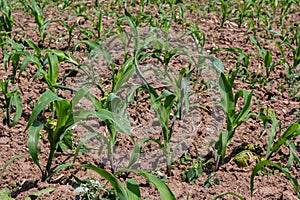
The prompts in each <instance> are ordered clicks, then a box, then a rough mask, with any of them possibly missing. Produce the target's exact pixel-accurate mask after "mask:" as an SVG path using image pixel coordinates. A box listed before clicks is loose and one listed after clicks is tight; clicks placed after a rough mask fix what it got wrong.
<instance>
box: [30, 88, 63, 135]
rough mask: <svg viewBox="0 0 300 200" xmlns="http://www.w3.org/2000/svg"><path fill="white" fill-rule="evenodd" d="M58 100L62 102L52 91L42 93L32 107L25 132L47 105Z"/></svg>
mask: <svg viewBox="0 0 300 200" xmlns="http://www.w3.org/2000/svg"><path fill="white" fill-rule="evenodd" d="M60 100H62V98H60V97H58V96H57V94H55V93H53V92H52V91H50V90H47V91H46V92H44V93H43V94H42V95H41V97H40V99H39V100H38V102H37V103H36V106H35V107H34V109H33V111H32V113H31V115H30V118H29V120H28V123H27V126H26V129H25V131H26V130H27V129H28V128H29V127H30V126H31V125H32V123H33V122H34V121H35V120H36V118H37V116H38V115H39V114H40V113H41V112H42V111H43V110H44V109H45V108H46V106H47V105H49V104H50V103H52V102H54V101H60Z"/></svg>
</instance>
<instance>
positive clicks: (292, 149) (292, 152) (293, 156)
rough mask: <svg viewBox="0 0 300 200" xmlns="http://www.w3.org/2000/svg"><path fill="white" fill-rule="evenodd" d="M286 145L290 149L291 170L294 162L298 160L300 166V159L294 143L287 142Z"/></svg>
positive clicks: (289, 161) (288, 166) (288, 164)
mask: <svg viewBox="0 0 300 200" xmlns="http://www.w3.org/2000/svg"><path fill="white" fill-rule="evenodd" d="M286 143H287V144H288V146H289V149H290V157H289V159H288V163H287V168H288V169H289V168H290V167H291V166H292V164H293V162H294V160H296V162H297V163H298V164H300V158H299V156H298V155H297V151H296V147H295V144H294V143H293V142H292V141H287V142H286Z"/></svg>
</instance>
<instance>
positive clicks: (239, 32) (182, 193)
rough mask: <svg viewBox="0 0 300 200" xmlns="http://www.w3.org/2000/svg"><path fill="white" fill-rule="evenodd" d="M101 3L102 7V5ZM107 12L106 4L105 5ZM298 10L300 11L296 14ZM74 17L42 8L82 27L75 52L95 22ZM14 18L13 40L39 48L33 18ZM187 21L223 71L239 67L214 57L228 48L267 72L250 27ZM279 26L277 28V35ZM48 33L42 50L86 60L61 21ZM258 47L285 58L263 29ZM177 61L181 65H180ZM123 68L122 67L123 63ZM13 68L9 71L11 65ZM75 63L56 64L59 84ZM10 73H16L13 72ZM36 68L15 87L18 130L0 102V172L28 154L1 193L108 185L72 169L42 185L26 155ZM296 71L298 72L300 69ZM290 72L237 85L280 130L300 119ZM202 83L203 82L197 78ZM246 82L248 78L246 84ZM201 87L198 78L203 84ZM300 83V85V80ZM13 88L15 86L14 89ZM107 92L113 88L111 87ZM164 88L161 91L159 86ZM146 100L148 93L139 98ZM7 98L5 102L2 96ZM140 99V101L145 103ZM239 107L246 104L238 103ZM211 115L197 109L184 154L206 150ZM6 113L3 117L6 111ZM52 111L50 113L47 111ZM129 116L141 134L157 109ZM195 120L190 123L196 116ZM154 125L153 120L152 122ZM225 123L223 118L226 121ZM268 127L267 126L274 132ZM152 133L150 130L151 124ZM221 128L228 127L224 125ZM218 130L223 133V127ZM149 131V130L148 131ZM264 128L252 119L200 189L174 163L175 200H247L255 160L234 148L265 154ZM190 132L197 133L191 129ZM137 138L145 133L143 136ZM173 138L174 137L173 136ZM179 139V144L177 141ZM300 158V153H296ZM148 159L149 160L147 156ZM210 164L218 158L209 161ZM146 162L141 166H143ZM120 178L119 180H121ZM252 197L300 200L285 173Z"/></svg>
mask: <svg viewBox="0 0 300 200" xmlns="http://www.w3.org/2000/svg"><path fill="white" fill-rule="evenodd" d="M103 5H104V4H103ZM86 6H87V7H92V3H87V4H86ZM107 6H108V5H107ZM149 9H150V11H151V12H153V14H155V13H156V10H151V9H154V8H152V7H151V6H150V7H149ZM298 9H299V8H298ZM137 10H138V9H132V10H131V11H132V12H133V13H135V12H138V11H137ZM71 13H73V11H71V10H64V11H62V10H61V8H60V7H59V6H58V5H56V4H53V5H51V6H49V7H48V8H45V9H44V15H45V17H46V18H47V19H54V18H59V19H62V20H64V21H66V22H67V23H68V24H75V23H78V25H77V26H76V28H75V29H74V30H75V31H74V36H73V38H72V40H71V42H70V47H71V48H72V47H74V45H75V43H76V41H79V40H81V39H86V37H85V36H84V35H83V34H81V33H79V31H78V30H79V27H81V28H83V27H84V28H85V29H86V30H88V29H93V28H92V24H91V22H90V21H88V20H86V19H84V18H83V17H80V16H75V17H73V18H71V19H67V18H68V16H70V14H71ZM12 15H13V18H14V20H15V22H16V26H15V27H14V29H13V32H12V35H13V37H15V38H16V40H18V39H20V38H22V37H26V38H28V39H30V40H32V41H33V42H35V43H36V44H38V42H39V39H40V38H39V33H38V27H37V25H36V23H35V21H34V18H33V17H32V16H31V14H30V13H28V12H24V9H23V7H22V5H18V6H16V9H14V11H13V13H12ZM116 18H117V16H116V17H115V18H113V17H106V16H104V17H103V29H104V30H108V29H109V27H110V26H111V24H112V23H114V21H116ZM186 19H187V20H191V21H193V22H194V23H195V24H197V26H198V27H199V29H200V30H203V31H204V32H205V34H206V42H205V45H204V51H205V52H206V53H207V54H208V53H209V52H212V51H213V52H214V53H213V54H212V55H213V56H215V57H217V58H219V59H221V60H222V62H223V65H224V69H225V71H226V72H228V71H230V70H232V69H235V67H236V63H237V56H235V55H234V54H232V53H228V52H224V51H223V52H222V51H216V50H218V49H224V48H240V49H242V50H243V51H244V52H245V53H247V54H249V55H250V54H251V57H250V65H249V67H248V71H249V74H250V73H251V72H253V74H259V73H262V74H265V72H264V68H263V66H262V64H263V60H262V59H260V58H258V57H257V56H256V54H257V52H258V50H257V47H256V46H254V45H253V44H252V43H251V40H250V39H249V36H250V35H251V33H247V31H248V28H249V27H248V26H247V25H245V26H243V27H241V28H238V25H237V24H236V23H235V22H234V21H226V22H225V25H224V27H220V23H221V22H220V19H219V18H218V16H217V15H216V14H214V13H209V14H208V15H201V14H199V13H195V12H194V13H192V14H190V13H189V12H186ZM299 19H300V14H299V13H294V14H291V16H290V17H289V20H287V21H286V26H289V25H291V24H292V23H297V21H298V22H299ZM276 23H277V22H276V21H274V22H273V25H274V29H276ZM174 27H175V28H174V29H175V30H176V29H181V27H180V25H178V24H177V25H176V24H174ZM46 32H47V33H48V35H47V37H46V39H45V43H44V47H43V48H51V49H59V50H64V51H66V52H68V53H69V54H71V55H72V56H73V57H75V58H76V59H79V61H80V62H81V63H84V62H85V61H86V60H87V59H88V57H87V56H86V55H85V53H84V48H85V47H84V46H80V48H78V49H77V50H76V51H75V52H72V51H70V50H68V43H67V40H68V36H67V34H66V28H65V27H64V26H62V24H61V23H59V22H57V21H53V22H51V23H50V24H49V27H48V29H47V30H46ZM256 34H257V35H258V38H259V41H260V42H261V44H262V45H263V47H264V48H266V49H269V50H270V51H271V52H272V56H273V59H274V60H276V59H281V55H280V53H278V52H279V50H278V48H277V46H276V45H274V44H273V43H268V42H266V41H267V40H266V39H265V38H262V37H260V35H261V36H263V35H265V31H264V30H263V29H258V30H257V33H256ZM1 54H2V52H1V53H0V77H1V79H4V78H6V77H7V76H11V70H7V71H5V69H4V64H3V62H4V61H3V56H2V55H1ZM287 59H289V60H290V61H291V62H292V56H291V55H289V56H288V58H287ZM178 60H179V61H180V59H178ZM178 60H177V61H176V60H175V61H173V62H174V63H172V65H171V66H172V67H173V68H174V70H178V69H180V67H181V66H182V65H183V64H182V63H178V62H179V61H178ZM118 62H120V64H119V65H122V61H118ZM10 67H11V66H10ZM72 67H73V66H72V65H71V64H65V63H61V64H60V66H59V72H60V77H59V78H60V80H61V79H62V78H63V76H64V74H66V73H68V72H70V71H71V70H72ZM10 69H11V68H10ZM36 70H37V67H36V66H34V65H33V64H29V65H28V66H27V68H26V71H25V72H23V73H22V75H21V76H20V78H19V79H18V80H17V83H16V85H17V86H19V87H20V88H21V89H22V95H21V96H22V100H23V114H22V117H21V119H20V120H19V122H18V124H17V125H15V126H14V127H9V126H8V125H7V123H6V120H5V119H4V116H5V115H4V113H5V108H4V106H3V105H2V104H1V105H0V121H1V123H0V149H1V156H0V169H2V168H3V167H4V165H5V163H6V162H8V161H9V160H10V159H11V158H12V157H13V156H16V155H24V156H26V158H20V159H16V160H15V161H14V162H12V163H11V164H10V165H9V166H8V167H7V169H6V170H5V172H4V174H3V175H2V178H1V179H0V190H1V189H3V188H5V187H7V188H9V189H10V191H11V195H12V197H13V198H16V199H23V198H25V197H26V196H28V195H30V194H33V193H34V192H36V191H38V190H41V189H44V188H48V187H53V188H55V190H54V191H53V192H51V193H48V194H44V195H41V196H39V197H38V199H49V200H50V199H75V192H74V190H75V186H76V181H75V179H74V177H79V178H80V179H81V180H83V179H84V178H94V179H97V180H99V181H100V182H101V183H105V181H104V180H103V179H102V178H101V177H100V176H99V175H97V174H96V173H95V172H92V171H90V170H85V169H82V168H76V167H69V168H67V169H64V170H62V171H61V172H59V173H57V174H56V175H55V176H54V177H53V178H52V180H51V182H50V183H45V182H41V173H40V171H39V169H38V167H37V166H36V165H34V164H33V162H32V160H31V159H30V158H29V151H28V148H27V139H28V132H26V131H25V128H26V125H27V122H28V119H29V117H30V115H31V112H32V110H33V107H34V105H35V103H36V102H37V101H38V99H39V97H40V95H41V94H42V93H43V92H45V91H46V90H47V84H46V83H45V81H44V80H43V78H41V77H40V78H38V79H37V80H34V74H35V72H36ZM298 70H300V68H299V66H298ZM78 71H79V70H75V72H74V73H72V74H71V75H70V76H69V77H68V78H66V80H65V86H68V87H73V86H75V85H76V84H77V83H76V81H78V80H76V79H78V76H77V74H76V73H78ZM104 73H105V75H103V77H102V78H103V80H105V79H107V80H108V78H107V77H105V76H109V75H110V74H109V73H110V72H109V71H106V72H104ZM285 74H286V69H285V67H284V66H282V65H278V66H276V67H275V68H274V70H273V71H272V72H271V73H270V77H269V79H268V81H267V82H266V84H264V85H263V84H249V83H246V82H243V81H242V77H241V78H237V79H236V80H235V82H234V84H235V91H237V90H239V89H244V90H247V91H253V96H254V97H255V98H254V99H253V100H252V107H251V112H253V113H258V111H259V108H263V107H265V106H268V108H269V109H270V110H274V111H275V113H276V117H277V119H278V120H280V121H281V127H282V128H283V130H285V128H286V127H287V126H289V125H290V124H292V123H293V122H295V121H296V120H297V119H298V118H299V117H300V116H299V113H300V106H299V95H300V91H299V88H298V91H297V92H298V93H297V95H295V96H296V97H297V96H298V98H295V97H291V96H290V95H289V92H290V89H291V88H290V87H289V86H288V85H287V83H286V80H285V78H284V75H285ZM258 78H259V76H256V77H254V79H258ZM200 79H201V78H200ZM248 79H249V80H250V79H251V77H250V78H248ZM199 81H200V80H199ZM298 81H299V80H298ZM11 87H13V86H11ZM107 87H108V88H109V87H111V86H110V85H109V84H107ZM158 87H159V85H158ZM200 89H201V88H197V87H196V86H195V87H194V88H193V90H200ZM59 95H60V96H62V97H65V98H67V99H71V98H72V97H73V96H74V93H72V92H70V91H67V90H60V92H59ZM141 96H143V94H141ZM1 98H2V96H1ZM140 98H142V97H140ZM199 98H201V102H200V103H201V104H202V105H205V103H207V102H209V101H210V99H209V95H207V94H204V93H203V94H200V95H199ZM239 105H242V102H240V103H239ZM207 108H208V111H207V110H204V109H199V113H198V114H199V116H200V117H198V119H197V120H199V122H197V125H195V127H196V128H197V130H194V131H195V136H194V137H192V142H193V143H194V144H195V146H193V145H192V144H191V142H190V143H189V144H190V145H189V146H188V147H187V148H186V149H184V150H186V151H187V152H188V155H189V156H190V157H191V158H193V159H196V153H195V147H196V148H199V150H200V148H201V147H202V146H203V139H204V136H205V134H206V133H207V131H208V127H210V124H209V123H210V120H208V119H210V118H211V113H212V110H211V108H212V107H209V106H207ZM2 111H3V112H2ZM46 112H47V111H46ZM128 113H129V116H130V117H131V119H132V120H133V122H134V123H136V126H137V127H138V126H139V129H138V130H139V131H141V130H142V129H143V127H144V128H145V127H147V124H151V123H154V122H153V121H154V119H153V118H152V117H153V116H152V115H151V113H153V111H151V110H149V106H147V102H146V100H145V101H144V102H143V101H140V102H139V104H138V105H131V106H129V107H128ZM191 119H193V118H191ZM151 120H152V121H151ZM221 121H222V120H221ZM269 127H270V126H269ZM152 128H153V126H152ZM176 128H177V129H175V134H176V131H177V132H180V131H181V130H180V128H181V129H188V128H189V127H185V126H177V127H176ZM222 128H225V126H224V127H222ZM222 128H221V129H222ZM147 130H148V129H147ZM263 130H264V127H263V124H262V122H261V121H260V120H259V119H257V118H251V119H249V120H247V121H246V122H244V123H242V124H241V125H240V126H239V127H238V129H237V130H236V133H235V135H234V137H233V140H232V142H231V144H230V145H229V147H228V149H227V153H226V158H225V161H226V162H225V164H223V165H221V166H220V168H219V169H218V170H217V171H214V170H213V169H211V167H209V166H211V165H207V167H206V168H205V169H204V172H203V174H202V175H201V176H200V177H199V178H198V179H197V180H196V181H195V183H187V182H185V181H183V179H182V177H181V176H182V172H183V170H185V169H187V168H188V166H190V165H191V164H192V162H188V164H187V165H184V164H182V163H181V162H174V163H173V165H174V168H173V169H172V170H171V174H169V175H167V176H166V177H167V180H168V181H167V185H168V186H169V187H170V189H171V190H172V191H173V193H174V194H175V196H176V197H177V199H188V197H190V199H212V198H213V197H214V196H216V195H218V194H221V193H225V192H234V193H236V194H239V195H241V196H243V197H245V198H246V199H251V198H250V176H251V172H252V169H253V167H254V165H255V159H254V161H252V162H250V163H249V165H248V166H246V167H239V166H238V165H237V164H236V163H235V162H234V161H232V158H233V157H234V156H235V153H234V149H235V147H239V146H243V145H244V146H245V145H247V144H257V145H261V146H262V148H263V149H264V153H262V155H265V149H267V139H268V132H267V133H266V134H265V136H263V137H260V136H261V133H262V132H263ZM154 131H158V132H159V129H155V127H154ZM188 131H191V132H192V131H193V130H188ZM139 133H140V132H139ZM42 134H44V137H43V138H42V139H41V140H40V144H39V145H40V146H41V147H42V151H41V154H40V155H41V157H40V163H46V159H47V155H48V153H49V152H48V149H49V144H48V142H47V137H46V133H42ZM74 136H75V139H74V140H75V141H78V140H79V139H80V137H79V136H80V133H76V131H75V133H74ZM160 137H161V136H159V134H158V136H157V138H156V139H159V138H160ZM124 138H125V139H123V140H121V139H120V138H119V139H120V142H119V143H118V145H119V146H121V147H122V149H126V150H128V152H130V150H132V145H133V144H132V141H131V140H130V138H128V137H127V136H124ZM175 138H176V137H175ZM177 139H178V138H177ZM144 150H145V151H152V152H154V153H155V152H156V151H157V150H158V146H157V145H155V144H154V143H153V144H152V143H149V145H148V146H146V147H145V149H144ZM296 150H297V152H296V153H297V154H298V155H299V147H298V148H297V149H296ZM73 155H74V153H73V152H71V151H67V152H63V153H60V152H58V153H56V155H55V160H54V162H53V165H52V166H58V165H59V164H62V163H66V162H71V161H72V160H73ZM288 157H289V151H288V149H287V148H282V149H280V151H279V152H278V154H277V155H276V156H274V157H272V161H274V162H279V163H281V164H282V165H285V164H286V163H287V160H288ZM145 159H147V158H145ZM212 160H213V157H212ZM143 161H145V160H142V162H143ZM76 163H79V164H92V165H96V166H103V165H104V164H105V166H103V167H104V168H105V169H107V170H110V168H109V166H108V165H107V163H104V161H103V160H100V159H98V158H97V157H95V156H93V155H92V154H89V153H88V154H82V153H80V154H79V155H78V157H77V160H76ZM159 171H160V172H162V173H164V174H167V173H166V169H165V167H164V166H163V167H162V168H161V169H160V170H159ZM290 173H291V175H292V176H293V177H295V178H296V179H297V180H300V165H299V164H294V165H293V166H292V167H291V169H290ZM212 174H213V175H214V178H218V179H219V184H217V183H213V180H214V178H212V179H211V181H212V185H211V187H208V188H205V187H204V183H205V182H206V181H207V179H208V177H209V176H210V175H212ZM129 177H134V178H135V179H136V180H137V182H138V183H139V185H140V188H141V193H142V197H143V199H144V198H149V199H160V196H159V192H158V191H157V190H156V189H155V188H154V187H153V186H152V185H150V184H149V183H147V181H146V180H144V179H142V178H141V177H139V176H136V175H132V174H130V175H129ZM119 178H120V180H122V176H120V177H119ZM254 183H255V184H254V192H253V197H252V199H253V200H254V199H255V200H256V199H257V200H259V199H270V200H271V199H286V200H294V199H297V195H296V193H295V191H294V188H293V186H292V184H291V182H290V181H289V179H288V178H287V177H286V176H285V175H284V174H281V173H276V171H275V174H270V175H260V176H256V177H255V181H254ZM224 199H235V198H233V197H230V196H226V197H224Z"/></svg>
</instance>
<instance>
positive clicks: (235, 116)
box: [216, 73, 252, 169]
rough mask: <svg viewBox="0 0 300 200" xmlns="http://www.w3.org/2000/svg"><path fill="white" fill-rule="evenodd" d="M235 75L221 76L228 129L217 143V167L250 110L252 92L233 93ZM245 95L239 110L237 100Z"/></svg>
mask: <svg viewBox="0 0 300 200" xmlns="http://www.w3.org/2000/svg"><path fill="white" fill-rule="evenodd" d="M234 78H235V76H233V77H226V76H225V74H223V73H221V76H220V81H219V84H220V93H221V102H220V103H221V106H222V108H223V110H224V112H225V115H226V131H222V132H221V133H220V135H219V140H218V142H217V144H216V148H217V149H216V169H218V168H219V164H222V163H224V159H225V154H226V148H227V146H228V145H229V144H230V142H231V140H232V138H233V136H234V134H235V130H236V128H237V127H238V126H239V125H241V123H243V122H244V121H245V120H246V119H247V117H248V114H249V112H250V108H251V99H252V92H247V91H244V90H238V91H237V92H236V94H234V93H233V81H234ZM241 97H243V99H244V104H243V106H242V108H241V109H240V110H239V111H237V110H236V107H237V102H238V100H239V98H241Z"/></svg>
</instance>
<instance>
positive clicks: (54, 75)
mask: <svg viewBox="0 0 300 200" xmlns="http://www.w3.org/2000/svg"><path fill="white" fill-rule="evenodd" d="M46 57H47V58H48V63H49V68H48V74H47V80H49V84H50V87H51V88H53V87H54V86H55V85H56V82H57V79H58V58H57V56H56V55H53V54H47V56H46ZM47 82H48V81H47Z"/></svg>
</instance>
